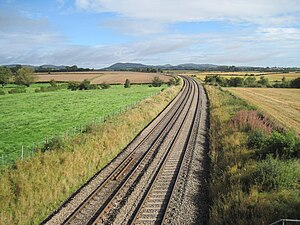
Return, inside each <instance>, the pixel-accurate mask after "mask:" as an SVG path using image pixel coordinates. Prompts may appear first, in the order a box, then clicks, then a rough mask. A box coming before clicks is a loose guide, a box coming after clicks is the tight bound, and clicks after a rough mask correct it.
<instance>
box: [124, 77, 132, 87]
mask: <svg viewBox="0 0 300 225" xmlns="http://www.w3.org/2000/svg"><path fill="white" fill-rule="evenodd" d="M130 85H131V84H130V80H129V79H126V81H125V84H124V88H130Z"/></svg>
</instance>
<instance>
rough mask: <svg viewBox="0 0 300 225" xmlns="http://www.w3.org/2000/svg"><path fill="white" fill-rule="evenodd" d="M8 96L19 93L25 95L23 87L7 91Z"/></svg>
mask: <svg viewBox="0 0 300 225" xmlns="http://www.w3.org/2000/svg"><path fill="white" fill-rule="evenodd" d="M8 93H9V94H19V93H26V89H25V87H18V88H13V89H11V90H9V91H8Z"/></svg>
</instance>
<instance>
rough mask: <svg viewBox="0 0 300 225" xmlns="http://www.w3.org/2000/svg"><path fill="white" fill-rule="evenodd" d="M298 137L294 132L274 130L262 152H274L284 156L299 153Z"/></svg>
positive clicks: (288, 156)
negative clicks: (297, 147) (297, 146)
mask: <svg viewBox="0 0 300 225" xmlns="http://www.w3.org/2000/svg"><path fill="white" fill-rule="evenodd" d="M296 143H297V137H296V135H295V133H294V132H286V133H280V132H278V131H273V132H272V134H271V135H270V136H269V137H268V138H267V139H266V141H265V144H264V148H263V151H262V153H263V154H264V155H266V154H273V155H274V156H279V157H283V158H290V157H292V156H295V155H297V149H296Z"/></svg>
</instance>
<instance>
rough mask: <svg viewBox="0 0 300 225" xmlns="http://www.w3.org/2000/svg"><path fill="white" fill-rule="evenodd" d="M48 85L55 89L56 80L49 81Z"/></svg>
mask: <svg viewBox="0 0 300 225" xmlns="http://www.w3.org/2000/svg"><path fill="white" fill-rule="evenodd" d="M49 83H50V85H51V86H52V87H56V86H57V83H56V80H54V79H51V80H50V82H49Z"/></svg>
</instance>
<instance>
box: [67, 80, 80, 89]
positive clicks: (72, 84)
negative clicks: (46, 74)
mask: <svg viewBox="0 0 300 225" xmlns="http://www.w3.org/2000/svg"><path fill="white" fill-rule="evenodd" d="M79 85H80V83H79V82H76V81H70V82H69V83H68V89H70V90H71V91H76V90H78V89H79Z"/></svg>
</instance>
